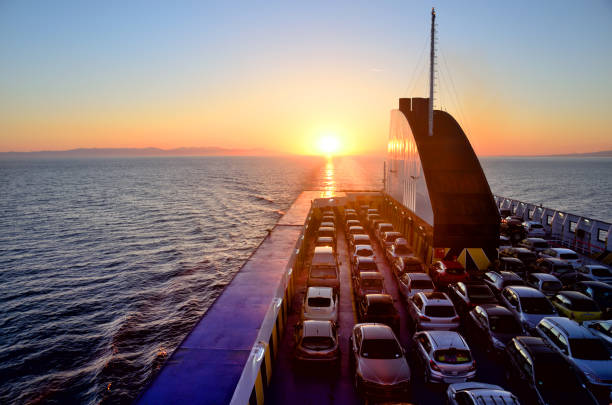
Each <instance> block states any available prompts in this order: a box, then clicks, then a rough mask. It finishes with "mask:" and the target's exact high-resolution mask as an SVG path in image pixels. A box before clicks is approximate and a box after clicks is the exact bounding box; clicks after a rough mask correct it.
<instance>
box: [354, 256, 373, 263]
mask: <svg viewBox="0 0 612 405" xmlns="http://www.w3.org/2000/svg"><path fill="white" fill-rule="evenodd" d="M357 261H358V262H364V263H365V262H374V258H373V257H371V256H357Z"/></svg>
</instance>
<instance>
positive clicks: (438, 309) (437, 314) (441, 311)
mask: <svg viewBox="0 0 612 405" xmlns="http://www.w3.org/2000/svg"><path fill="white" fill-rule="evenodd" d="M425 315H427V316H431V317H433V318H451V317H454V316H455V308H454V307H452V306H450V305H428V306H427V307H426V308H425Z"/></svg>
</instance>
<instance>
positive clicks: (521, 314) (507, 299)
mask: <svg viewBox="0 0 612 405" xmlns="http://www.w3.org/2000/svg"><path fill="white" fill-rule="evenodd" d="M500 302H501V303H502V304H503V305H504V306H505V307H506V308H508V309H509V310H510V312H512V314H513V315H514V316H515V318H516V319H517V320H518V321H519V322H520V323H521V326H522V327H523V329H525V330H526V331H527V332H531V331H533V330H534V329H535V327H536V325H537V324H538V322H540V321H541V320H542V318H545V317H547V316H557V311H556V310H555V308H554V307H553V305H552V304H551V303H550V301H548V298H546V296H545V295H544V294H543V293H542V292H541V291H539V290H536V289H535V288H532V287H522V286H515V287H506V288H504V289H503V290H502V292H501V295H500Z"/></svg>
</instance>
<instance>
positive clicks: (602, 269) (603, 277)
mask: <svg viewBox="0 0 612 405" xmlns="http://www.w3.org/2000/svg"><path fill="white" fill-rule="evenodd" d="M578 272H579V273H582V274H584V275H585V276H587V277H589V278H591V279H593V281H601V282H603V283H608V284H611V283H612V271H610V269H609V268H607V267H606V266H602V265H600V264H585V265H584V266H580V267H579V268H578Z"/></svg>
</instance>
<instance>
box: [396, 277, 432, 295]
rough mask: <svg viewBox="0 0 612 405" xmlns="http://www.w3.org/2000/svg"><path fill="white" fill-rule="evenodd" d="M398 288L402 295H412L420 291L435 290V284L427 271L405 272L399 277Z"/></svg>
mask: <svg viewBox="0 0 612 405" xmlns="http://www.w3.org/2000/svg"><path fill="white" fill-rule="evenodd" d="M398 288H399V292H400V294H401V295H402V296H404V297H406V298H410V297H412V296H413V295H414V294H418V293H420V292H433V290H434V289H435V288H434V285H433V281H431V277H429V274H426V273H404V274H402V275H401V276H399V278H398Z"/></svg>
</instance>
